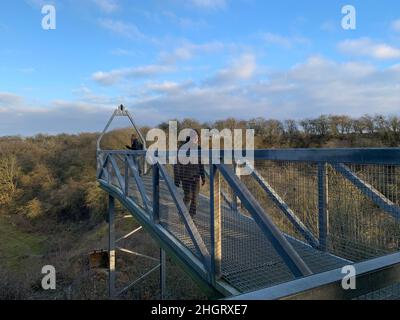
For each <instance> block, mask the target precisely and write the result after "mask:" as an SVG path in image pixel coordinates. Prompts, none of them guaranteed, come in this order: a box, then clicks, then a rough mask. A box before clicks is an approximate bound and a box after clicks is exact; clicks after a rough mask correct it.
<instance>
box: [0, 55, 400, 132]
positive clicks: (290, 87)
mask: <svg viewBox="0 0 400 320" xmlns="http://www.w3.org/2000/svg"><path fill="white" fill-rule="evenodd" d="M399 65H400V64H394V65H393V66H391V67H388V68H384V69H380V68H377V67H375V66H374V65H372V64H368V63H356V62H346V63H339V62H335V61H333V60H328V59H325V58H323V57H320V56H314V57H311V58H309V59H308V60H307V61H305V62H303V63H300V64H297V65H295V66H293V67H292V68H290V69H286V70H275V71H270V72H268V75H267V76H263V75H261V76H260V74H258V73H257V72H255V70H256V69H257V68H262V67H263V66H262V65H259V64H257V63H256V61H255V58H254V56H252V55H251V54H248V55H244V56H242V57H240V58H238V59H237V60H236V61H233V63H232V65H231V66H230V67H229V68H226V69H225V70H224V71H225V73H224V72H222V73H221V71H220V72H217V73H216V75H215V76H214V77H213V78H214V79H218V77H220V76H221V74H223V75H224V76H225V77H229V76H230V77H232V78H235V79H236V80H235V81H228V79H223V80H224V81H225V82H220V83H214V84H212V83H205V82H204V81H199V82H198V83H193V82H191V81H187V82H177V81H172V80H170V81H163V82H153V81H154V80H152V82H147V83H138V84H135V86H136V87H134V88H133V87H132V88H133V89H134V90H130V91H129V93H128V94H121V95H120V96H114V97H112V98H111V97H108V96H107V95H101V94H98V92H94V91H92V90H90V89H89V88H87V87H86V86H82V87H81V88H80V89H79V90H77V91H76V93H77V94H78V97H77V100H73V101H63V100H58V101H53V102H52V103H50V104H48V105H45V106H42V107H41V108H40V109H39V108H32V107H30V105H33V104H32V103H31V102H30V103H27V102H26V101H25V99H23V98H22V97H19V96H17V95H15V94H12V93H0V135H2V134H16V133H22V134H28V133H29V134H32V133H38V132H47V133H57V132H82V131H99V130H101V129H102V126H103V124H104V123H105V122H106V121H107V119H108V117H109V115H110V113H111V111H112V110H113V109H114V108H115V106H116V105H118V104H120V103H124V104H126V105H127V106H128V107H129V109H130V110H131V111H132V112H133V114H135V117H136V118H137V119H138V121H139V122H140V123H141V124H146V125H155V124H157V123H159V122H161V121H165V120H168V119H173V118H184V117H192V118H197V119H199V120H201V121H210V120H215V119H220V118H227V117H229V116H234V117H235V118H242V119H249V118H254V117H257V116H262V117H265V118H277V119H287V118H295V119H303V118H307V117H318V116H319V115H321V114H347V115H350V116H361V115H363V114H365V113H370V114H376V113H381V114H393V113H396V114H397V113H398V112H399V106H400V67H399ZM111 78H112V77H111ZM242 79H246V81H241V80H242ZM225 84H228V85H225ZM124 90H125V89H124ZM138 92H139V93H140V94H137V93H138Z"/></svg>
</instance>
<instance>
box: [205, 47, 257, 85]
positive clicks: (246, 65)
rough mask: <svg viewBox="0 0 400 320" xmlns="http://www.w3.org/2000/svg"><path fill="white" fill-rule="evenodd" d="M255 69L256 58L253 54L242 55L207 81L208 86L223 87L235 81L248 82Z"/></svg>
mask: <svg viewBox="0 0 400 320" xmlns="http://www.w3.org/2000/svg"><path fill="white" fill-rule="evenodd" d="M256 69H257V61H256V57H255V56H254V55H253V54H243V55H242V56H240V57H239V58H238V59H236V60H234V61H233V62H232V64H231V66H229V67H228V68H225V69H222V70H220V71H218V72H217V74H216V75H215V76H214V77H213V78H211V79H209V80H208V81H207V83H208V84H210V85H225V84H231V83H234V82H236V81H243V80H250V79H251V78H252V77H253V76H254V74H255V72H256Z"/></svg>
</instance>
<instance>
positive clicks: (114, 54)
mask: <svg viewBox="0 0 400 320" xmlns="http://www.w3.org/2000/svg"><path fill="white" fill-rule="evenodd" d="M48 4H50V5H53V6H54V8H55V10H56V28H55V29H54V30H44V29H43V28H42V19H43V18H44V17H45V15H46V14H42V8H43V6H44V5H48ZM345 5H352V6H353V7H354V8H355V10H356V11H355V13H356V26H355V30H348V29H344V28H343V27H342V19H343V18H344V16H345V14H343V13H342V8H343V6H345ZM1 6H2V7H1V10H0V61H1V63H0V135H23V136H29V135H35V134H38V133H46V134H56V133H79V132H97V131H101V130H102V129H103V127H104V125H105V123H106V122H107V120H108V118H109V116H110V115H111V112H112V111H113V110H114V109H115V108H116V107H117V106H118V105H120V104H124V105H125V106H126V107H127V108H128V109H129V110H130V111H131V113H132V114H133V116H134V118H135V120H136V121H137V123H138V124H140V125H156V124H158V123H160V122H162V121H166V120H169V119H183V118H195V119H197V120H200V121H212V120H218V119H225V118H228V117H235V118H238V119H251V118H255V117H264V118H275V119H280V120H283V119H303V118H308V117H318V116H319V115H321V114H345V115H349V116H354V117H357V116H362V115H363V114H366V113H369V114H376V113H381V114H385V115H393V114H399V112H400V1H398V0H382V1H377V0H359V1H355V0H348V1H337V0H325V1H320V0H302V1H294V0H280V1H266V0H147V1H136V0H53V1H50V0H49V1H45V0H13V1H12V0H4V1H2V2H1Z"/></svg>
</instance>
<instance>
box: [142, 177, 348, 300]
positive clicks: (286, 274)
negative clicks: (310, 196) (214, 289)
mask: <svg viewBox="0 0 400 320" xmlns="http://www.w3.org/2000/svg"><path fill="white" fill-rule="evenodd" d="M144 183H145V187H146V190H148V191H150V190H151V178H150V177H149V178H146V177H145V178H144ZM160 207H161V208H162V209H161V211H162V212H163V214H161V224H162V225H163V226H164V227H165V228H166V229H167V230H168V231H169V232H170V233H172V234H173V235H174V236H175V237H176V238H177V239H179V241H180V242H181V243H182V244H183V245H185V246H186V247H187V248H189V249H190V250H191V251H192V252H193V253H194V254H195V255H197V256H199V255H198V253H197V252H196V249H195V247H194V245H193V242H192V240H191V238H190V237H189V235H188V233H187V231H186V230H185V228H184V226H183V222H182V221H181V219H180V218H179V215H178V214H177V213H176V211H177V209H176V207H175V204H174V203H173V201H171V199H170V195H169V191H168V190H167V189H166V186H165V185H164V184H163V183H161V184H160ZM223 215H224V216H223V218H222V224H223V225H222V228H223V232H222V262H221V264H222V277H223V279H224V280H225V281H227V282H228V283H229V284H230V285H232V286H233V287H235V288H236V289H237V290H239V291H240V292H243V293H244V292H249V291H253V290H257V289H261V288H265V287H269V286H273V285H276V284H279V283H283V282H287V281H291V280H293V279H294V277H293V275H292V274H291V272H290V271H289V269H288V268H287V267H286V265H285V264H284V262H283V261H282V259H281V258H280V256H279V255H278V254H277V253H276V252H275V250H274V248H273V247H272V245H271V243H270V242H269V241H268V239H267V238H266V237H265V236H264V234H263V233H262V232H261V230H260V229H259V227H258V226H257V224H256V223H255V222H254V220H253V219H251V218H249V217H247V216H245V215H243V214H241V213H240V212H238V211H233V210H223ZM194 222H195V224H196V227H197V228H198V230H199V232H200V234H201V236H202V238H203V241H204V242H205V244H206V246H207V248H208V249H209V250H210V248H211V245H210V215H209V198H207V197H206V196H202V195H201V196H200V199H199V207H198V213H197V215H196V216H195V218H194ZM239 225H240V226H241V227H240V229H238V228H237V226H239ZM287 238H288V240H289V241H290V243H291V244H292V245H293V247H294V248H295V250H296V251H297V253H298V254H299V255H300V256H301V257H302V258H303V259H304V261H305V262H306V263H307V265H308V266H309V267H310V269H311V270H312V272H313V273H320V272H324V271H328V270H332V269H336V268H339V267H342V266H344V265H346V264H349V261H346V260H344V259H341V258H338V257H335V256H333V255H331V254H328V253H324V252H321V251H318V250H316V249H314V248H312V247H310V246H308V245H307V244H305V243H303V242H301V241H298V240H296V239H294V238H292V237H289V236H287ZM249 253H251V254H249Z"/></svg>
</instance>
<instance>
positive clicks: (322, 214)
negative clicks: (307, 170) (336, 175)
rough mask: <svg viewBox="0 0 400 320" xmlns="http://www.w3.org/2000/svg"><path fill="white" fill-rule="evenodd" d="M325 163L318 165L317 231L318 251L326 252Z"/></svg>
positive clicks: (326, 206)
mask: <svg viewBox="0 0 400 320" xmlns="http://www.w3.org/2000/svg"><path fill="white" fill-rule="evenodd" d="M327 178H328V177H327V166H326V163H324V162H321V163H318V226H319V227H318V229H319V249H320V250H322V251H327V250H328V232H329V215H328V181H327Z"/></svg>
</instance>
